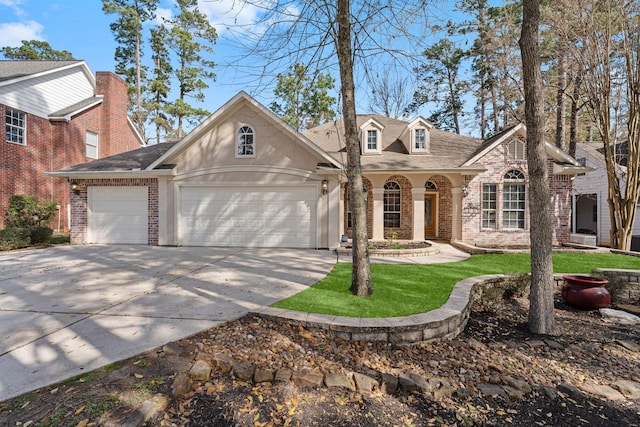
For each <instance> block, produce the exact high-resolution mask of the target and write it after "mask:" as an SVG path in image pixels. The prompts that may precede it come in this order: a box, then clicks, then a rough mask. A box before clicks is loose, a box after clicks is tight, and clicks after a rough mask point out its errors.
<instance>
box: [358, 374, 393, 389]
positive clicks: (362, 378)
mask: <svg viewBox="0 0 640 427" xmlns="http://www.w3.org/2000/svg"><path fill="white" fill-rule="evenodd" d="M353 380H354V381H355V383H356V389H357V390H358V391H359V392H360V393H371V392H372V391H373V390H375V388H376V387H378V381H376V380H375V379H373V378H371V377H370V376H368V375H364V374H359V373H355V374H353ZM396 387H397V382H396Z"/></svg>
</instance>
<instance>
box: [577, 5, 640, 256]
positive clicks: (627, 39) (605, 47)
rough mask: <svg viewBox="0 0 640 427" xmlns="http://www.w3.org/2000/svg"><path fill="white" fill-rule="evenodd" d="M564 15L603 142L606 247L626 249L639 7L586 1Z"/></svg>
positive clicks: (634, 196) (633, 170)
mask: <svg viewBox="0 0 640 427" xmlns="http://www.w3.org/2000/svg"><path fill="white" fill-rule="evenodd" d="M568 12H569V13H570V15H569V14H567V19H570V20H571V21H572V22H575V23H576V25H575V26H574V27H572V28H571V31H574V32H575V34H574V36H575V37H576V39H577V43H576V44H575V46H573V57H574V58H575V60H576V62H577V63H578V65H579V67H580V68H581V69H582V70H584V73H582V74H581V77H582V82H583V85H584V90H585V100H586V105H587V108H588V110H589V112H590V114H591V115H592V118H593V121H594V123H595V124H596V126H597V128H598V130H599V133H600V137H601V138H602V141H603V149H604V150H603V151H604V156H605V163H606V166H607V179H608V197H607V200H608V203H609V212H610V220H611V246H612V247H615V248H618V249H623V250H628V249H629V248H630V246H631V233H632V231H633V224H634V222H635V219H636V210H637V205H638V195H639V194H640V178H639V177H638V173H639V172H640V171H639V169H640V44H639V43H638V37H639V35H640V20H639V18H640V5H639V4H638V2H619V1H615V0H605V1H596V0H586V1H585V2H583V3H582V4H580V5H575V6H574V7H573V8H572V9H570V10H568ZM578 23H579V26H578ZM621 142H626V143H627V146H628V154H627V167H626V168H620V167H619V165H618V163H617V159H616V156H617V154H618V151H619V144H620V143H621Z"/></svg>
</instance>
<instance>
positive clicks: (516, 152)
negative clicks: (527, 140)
mask: <svg viewBox="0 0 640 427" xmlns="http://www.w3.org/2000/svg"><path fill="white" fill-rule="evenodd" d="M507 156H508V158H509V160H524V159H525V156H526V149H525V145H524V142H522V141H521V140H519V139H514V140H512V141H511V142H510V143H509V145H508V146H507Z"/></svg>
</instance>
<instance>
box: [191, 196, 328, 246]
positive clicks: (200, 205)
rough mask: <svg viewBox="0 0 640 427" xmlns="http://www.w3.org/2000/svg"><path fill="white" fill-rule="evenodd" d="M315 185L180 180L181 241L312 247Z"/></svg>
mask: <svg viewBox="0 0 640 427" xmlns="http://www.w3.org/2000/svg"><path fill="white" fill-rule="evenodd" d="M316 203H317V190H316V187H315V186H278V187H271V186H269V187H214V186H193V187H190V186H185V187H182V188H181V192H180V240H181V244H182V245H184V246H241V247H289V248H315V247H316V234H317V231H316V216H317V214H316Z"/></svg>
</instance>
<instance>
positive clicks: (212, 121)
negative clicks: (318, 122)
mask: <svg viewBox="0 0 640 427" xmlns="http://www.w3.org/2000/svg"><path fill="white" fill-rule="evenodd" d="M242 102H245V103H247V104H248V105H249V106H251V107H252V108H254V109H256V110H257V111H258V112H259V113H261V114H263V116H264V117H266V118H267V119H268V120H270V121H271V122H272V123H273V125H274V126H277V127H279V128H280V130H281V131H282V132H284V133H286V134H288V135H290V136H291V137H292V138H293V139H296V140H298V141H300V142H301V143H302V145H303V146H305V147H306V148H307V149H309V150H310V151H312V152H314V153H316V154H317V155H318V156H320V157H321V158H322V159H323V160H324V161H325V162H326V163H329V165H330V166H332V167H334V168H337V169H341V168H342V165H341V164H340V163H339V162H337V161H336V160H335V159H334V158H332V157H331V156H329V155H328V154H327V153H326V152H324V151H323V150H322V149H320V148H319V147H318V146H317V145H316V144H314V143H313V142H312V141H310V140H309V139H307V138H306V137H304V136H303V135H302V134H300V133H299V132H298V131H297V130H295V129H294V128H293V127H291V126H290V125H288V124H287V123H286V122H284V121H283V120H282V119H281V118H280V117H278V116H277V115H275V114H274V113H273V112H272V111H271V110H269V109H268V108H266V107H265V106H263V105H262V104H260V103H259V102H258V101H256V100H255V99H254V98H252V97H251V96H249V95H248V94H247V93H246V92H244V91H240V92H238V94H236V95H235V96H234V97H233V98H231V99H230V100H229V101H227V102H226V103H225V104H224V105H223V106H222V107H220V108H218V110H216V111H215V112H214V113H213V114H212V115H211V116H209V117H208V118H207V119H206V120H205V121H203V122H202V123H201V124H200V125H198V126H197V127H196V128H195V129H193V130H192V131H191V132H189V134H187V135H186V136H185V137H184V138H182V140H180V142H178V143H177V144H176V145H174V146H173V147H172V148H171V149H170V150H168V151H167V152H166V153H164V154H163V155H162V156H160V157H159V158H158V159H156V161H154V162H153V163H152V164H150V165H149V166H148V167H147V170H151V169H154V168H156V167H158V166H159V165H162V164H163V163H164V162H166V161H168V160H169V159H171V158H172V157H174V156H177V155H178V154H180V153H182V152H184V151H185V150H186V149H187V148H189V147H190V146H191V145H193V144H194V143H196V142H197V141H198V140H199V139H200V137H201V136H202V135H203V134H204V133H205V132H208V131H209V130H210V129H211V128H212V127H214V126H215V125H216V123H217V122H218V121H219V119H220V118H221V117H222V116H223V115H224V114H225V113H226V112H227V111H229V110H230V109H232V108H233V107H234V106H236V105H238V104H240V103H242ZM323 163H324V162H323Z"/></svg>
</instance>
